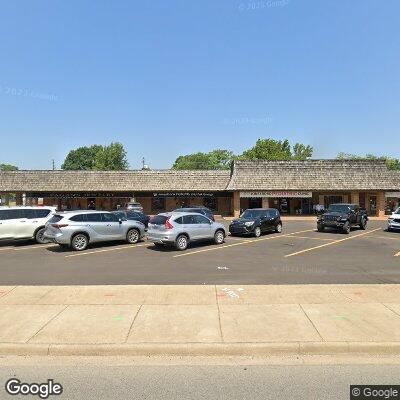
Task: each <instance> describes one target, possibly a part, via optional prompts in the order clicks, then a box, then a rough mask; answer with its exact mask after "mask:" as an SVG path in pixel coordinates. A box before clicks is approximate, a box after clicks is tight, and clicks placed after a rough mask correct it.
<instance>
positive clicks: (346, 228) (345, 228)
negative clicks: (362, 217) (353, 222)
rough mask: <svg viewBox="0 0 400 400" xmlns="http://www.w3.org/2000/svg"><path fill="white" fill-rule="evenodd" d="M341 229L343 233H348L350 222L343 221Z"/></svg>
mask: <svg viewBox="0 0 400 400" xmlns="http://www.w3.org/2000/svg"><path fill="white" fill-rule="evenodd" d="M342 231H343V233H345V234H346V235H348V234H349V233H350V223H349V221H347V222H345V223H344V225H343V227H342Z"/></svg>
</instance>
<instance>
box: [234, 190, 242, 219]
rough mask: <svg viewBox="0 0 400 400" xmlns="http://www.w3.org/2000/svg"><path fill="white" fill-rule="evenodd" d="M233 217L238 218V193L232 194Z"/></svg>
mask: <svg viewBox="0 0 400 400" xmlns="http://www.w3.org/2000/svg"><path fill="white" fill-rule="evenodd" d="M233 216H234V217H235V218H238V217H239V216H240V192H233Z"/></svg>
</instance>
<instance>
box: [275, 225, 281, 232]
mask: <svg viewBox="0 0 400 400" xmlns="http://www.w3.org/2000/svg"><path fill="white" fill-rule="evenodd" d="M275 232H276V233H281V232H282V224H281V223H279V224H278V225H277V226H276V227H275Z"/></svg>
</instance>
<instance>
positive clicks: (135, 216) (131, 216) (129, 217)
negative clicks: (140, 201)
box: [112, 210, 150, 228]
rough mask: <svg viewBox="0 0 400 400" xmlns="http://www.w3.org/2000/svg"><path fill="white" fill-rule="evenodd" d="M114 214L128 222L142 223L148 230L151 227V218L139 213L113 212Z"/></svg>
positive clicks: (127, 211)
mask: <svg viewBox="0 0 400 400" xmlns="http://www.w3.org/2000/svg"><path fill="white" fill-rule="evenodd" d="M112 213H113V214H115V215H117V216H118V218H121V219H122V220H126V221H140V222H141V223H142V224H144V226H145V227H146V228H147V226H148V225H149V221H150V217H149V216H148V215H146V214H143V213H141V212H139V211H131V210H126V211H112Z"/></svg>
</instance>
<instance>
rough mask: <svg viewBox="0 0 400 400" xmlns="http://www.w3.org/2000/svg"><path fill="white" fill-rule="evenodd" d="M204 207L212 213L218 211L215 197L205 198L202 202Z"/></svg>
mask: <svg viewBox="0 0 400 400" xmlns="http://www.w3.org/2000/svg"><path fill="white" fill-rule="evenodd" d="M203 204H204V207H207V208H209V209H210V210H212V211H217V210H218V199H217V198H215V197H205V198H204V200H203Z"/></svg>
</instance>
